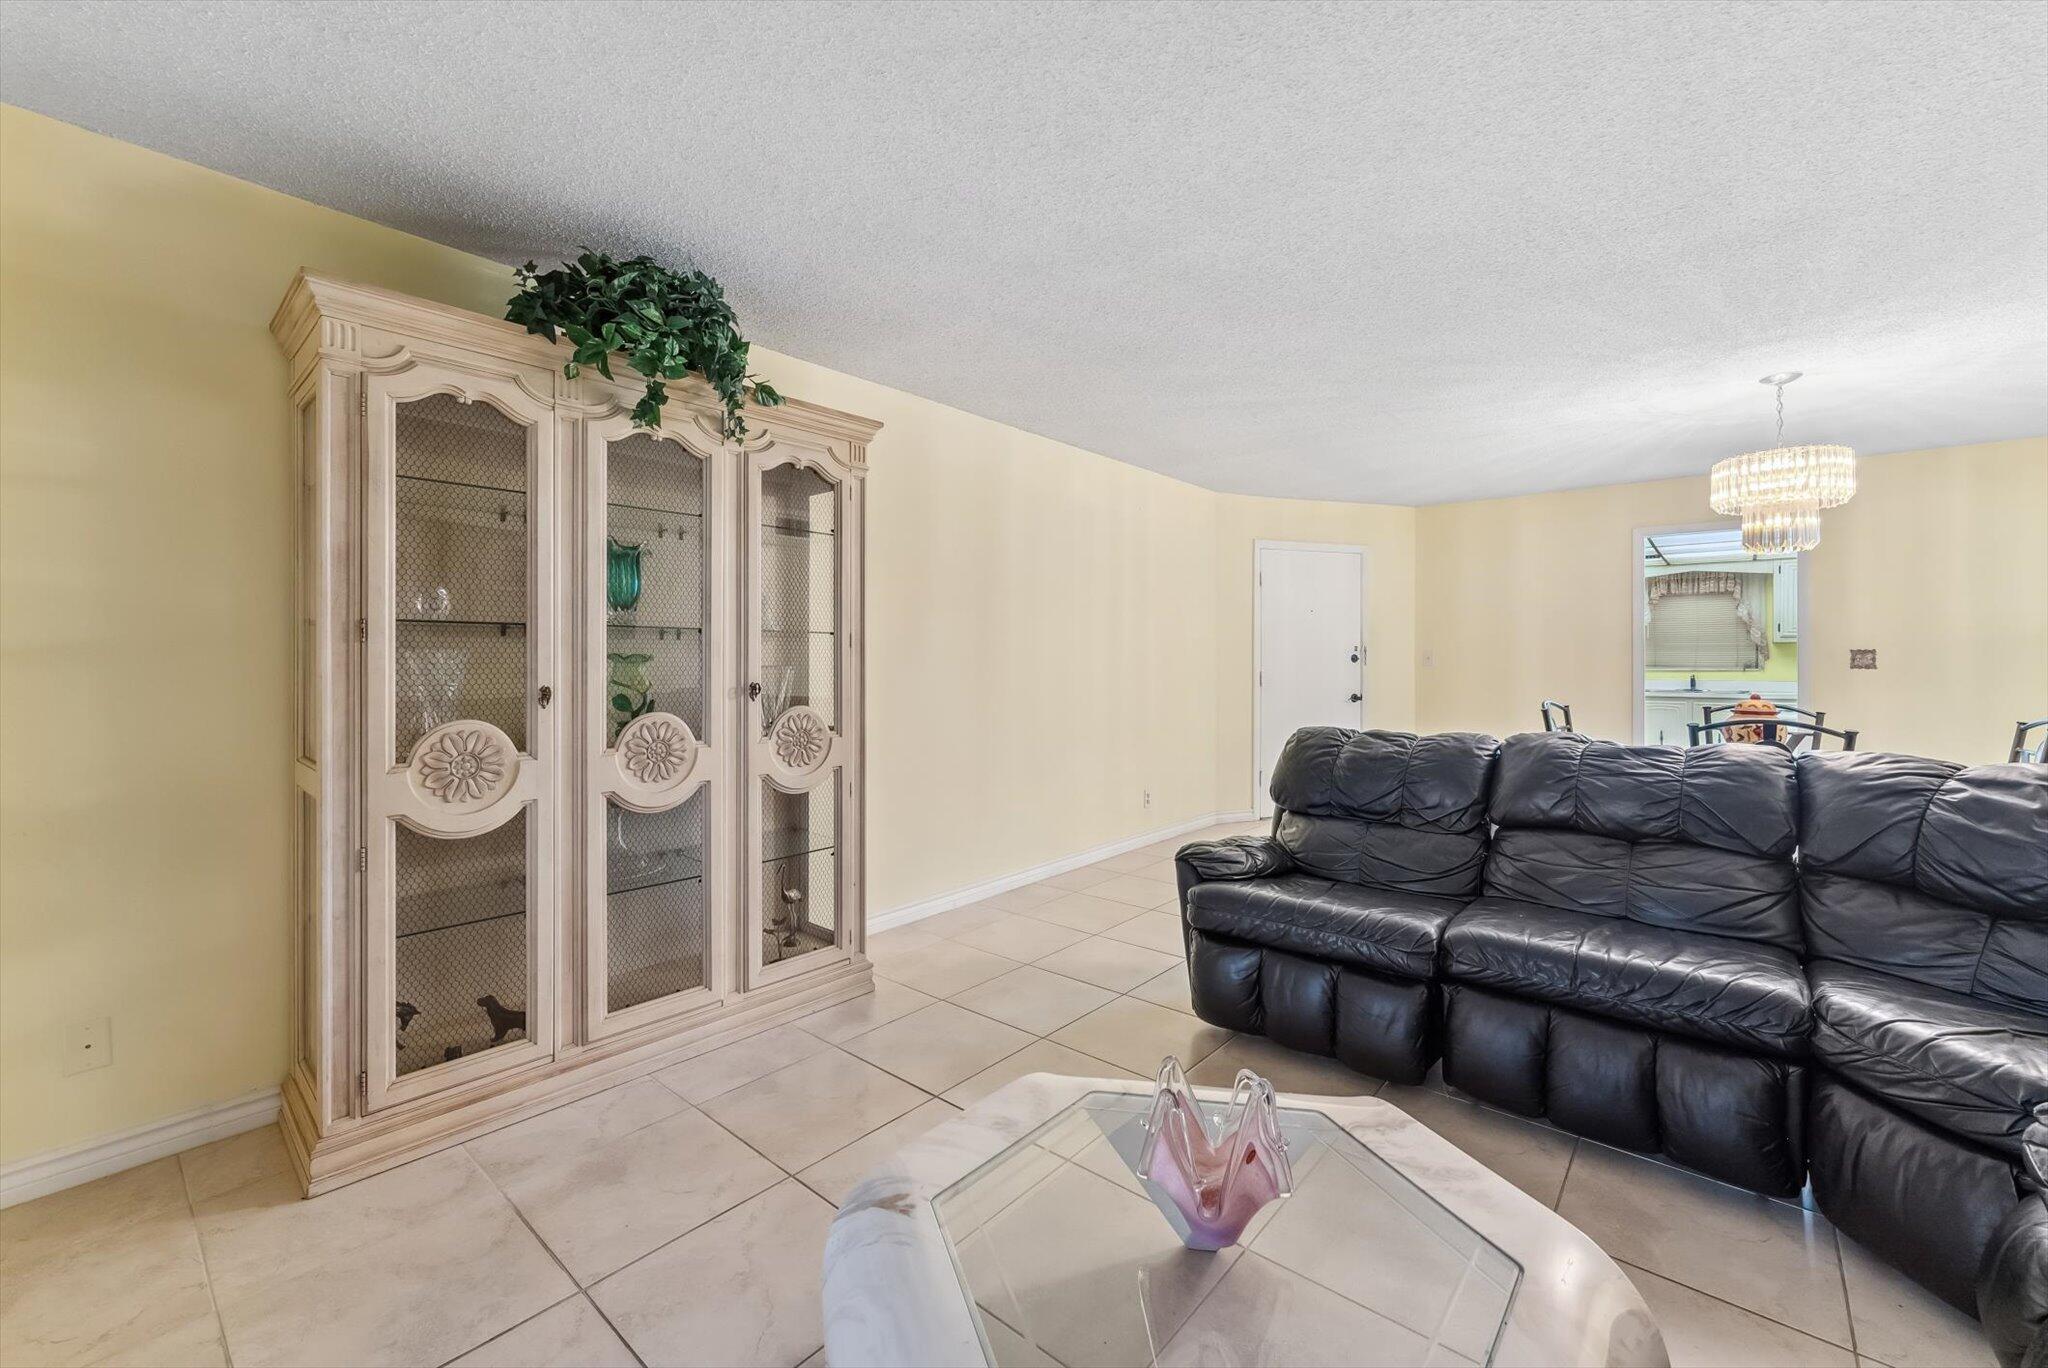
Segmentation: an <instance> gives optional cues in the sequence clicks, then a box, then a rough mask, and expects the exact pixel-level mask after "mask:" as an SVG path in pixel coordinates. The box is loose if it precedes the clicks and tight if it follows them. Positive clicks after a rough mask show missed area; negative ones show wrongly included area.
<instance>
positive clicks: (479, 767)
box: [406, 719, 519, 817]
mask: <svg viewBox="0 0 2048 1368" xmlns="http://www.w3.org/2000/svg"><path fill="white" fill-rule="evenodd" d="M406 778H407V780H408V781H409V782H410V783H411V785H412V790H413V794H414V795H415V796H416V797H417V798H418V799H419V801H420V804H421V805H422V806H423V807H424V808H426V810H427V811H428V812H429V813H432V814H437V815H442V816H448V817H461V816H466V815H468V814H469V813H472V812H482V811H483V810H484V809H485V808H488V807H490V806H491V805H492V804H494V803H496V802H498V800H500V799H501V798H503V797H504V796H505V795H506V794H507V793H510V792H511V791H512V786H513V785H514V784H516V783H518V781H519V748H518V747H517V746H515V745H513V744H512V738H511V737H509V736H507V735H505V733H504V732H503V731H501V730H499V729H498V728H497V727H494V726H492V725H491V724H490V723H488V722H479V721H475V720H474V719H466V720H464V721H460V722H449V723H447V724H445V725H443V726H439V727H436V728H434V730H432V731H430V732H428V733H427V734H426V735H425V736H422V737H421V738H420V739H419V743H418V744H417V745H415V746H414V747H413V748H412V758H411V759H410V760H409V761H408V762H407V764H406Z"/></svg>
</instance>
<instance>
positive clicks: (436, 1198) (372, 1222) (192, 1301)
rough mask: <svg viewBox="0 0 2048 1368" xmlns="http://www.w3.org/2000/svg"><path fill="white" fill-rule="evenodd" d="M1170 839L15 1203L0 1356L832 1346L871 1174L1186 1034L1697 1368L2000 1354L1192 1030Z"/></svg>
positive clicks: (1610, 1187) (748, 1359)
mask: <svg viewBox="0 0 2048 1368" xmlns="http://www.w3.org/2000/svg"><path fill="white" fill-rule="evenodd" d="M1241 829H1243V828H1230V829H1229V830H1233V831H1234V830H1241ZM1182 839H1183V840H1185V839H1191V838H1182ZM1180 844H1181V840H1175V841H1169V842H1162V843H1160V844H1158V845H1155V846H1150V847H1147V848H1145V849H1143V850H1138V851H1132V852H1130V853H1128V854H1125V855H1119V856H1116V857H1115V858H1113V859H1110V860H1106V861H1104V862H1103V863H1102V864H1101V865H1097V866H1094V867H1091V868H1088V869H1078V870H1074V871H1071V872H1070V873H1066V874H1062V875H1059V876H1057V877H1055V878H1053V879H1049V880H1047V881H1046V882H1045V883H1044V884H1040V885H1034V886H1031V887H1028V888H1020V889H1014V890H1011V891H1010V892H1008V893H1004V894H1000V895H998V896H997V897H994V898H991V899H989V900H988V901H987V902H985V903H981V904H977V905H975V906H973V907H966V908H960V909H957V910H955V911H951V912H946V913H943V914H941V915H939V916H936V917H931V918H928V919H926V920H925V921H922V922H919V923H917V924H916V925H915V926H911V927H905V928H902V929H900V930H896V931H889V932H884V933H881V934H879V935H877V936H875V937H874V938H873V942H872V946H871V949H872V953H873V956H874V960H875V964H876V968H877V972H878V978H877V982H876V991H875V992H874V993H873V994H871V995H869V996H866V997H862V998H859V999H856V1000H854V1001H852V1002H847V1003H841V1004H839V1005H837V1006H834V1007H830V1008H827V1009H825V1010H823V1011H821V1012H817V1013H814V1014H813V1015H811V1016H808V1017H805V1018H802V1019H800V1020H798V1021H796V1022H794V1023H791V1024H788V1025H783V1026H777V1027H773V1028H771V1029H769V1030H766V1031H763V1032H761V1033H760V1034H758V1035H756V1036H753V1037H751V1038H749V1039H747V1040H743V1041H740V1042H739V1043H737V1044H733V1045H728V1046H725V1047H724V1048H722V1049H719V1050H715V1051H711V1052H709V1053H705V1054H700V1055H698V1056H696V1057H694V1058H691V1059H687V1060H684V1061H682V1062H680V1063H677V1064H674V1065H671V1066H669V1067H667V1068H664V1069H661V1070H658V1071H656V1072H654V1073H652V1074H649V1075H648V1076H646V1077H643V1078H639V1079H635V1080H633V1081H631V1082H628V1083H622V1084H620V1085H619V1086H617V1087H615V1088H612V1089H610V1090H609V1091H607V1092H604V1093H600V1094H598V1095H597V1096H595V1097H590V1098H585V1099H584V1100H582V1101H580V1102H575V1103H572V1104H570V1105H568V1106H565V1107H561V1108H559V1109H557V1110H555V1111H553V1112H550V1113H548V1114H546V1115H544V1116H539V1117H535V1118H534V1119H532V1120H529V1121H525V1122H522V1123H520V1124H519V1125H517V1126H512V1127H508V1128H507V1129H505V1130H502V1131H499V1132H497V1133H495V1134H493V1135H489V1136H485V1137H483V1138H482V1139H479V1140H475V1141H472V1142H471V1143H470V1144H468V1145H466V1146H463V1147H461V1148H459V1149H455V1150H450V1151H447V1152H445V1153H442V1154H437V1155H434V1156H431V1157H429V1158H426V1159H421V1160H419V1161H417V1162H415V1163H411V1164H408V1165H406V1166H404V1167H403V1168H399V1169H394V1170H392V1171H391V1172H389V1173H384V1174H380V1175H378V1176H377V1177H375V1178H370V1179H367V1180H365V1181H363V1182H361V1183H357V1184H355V1185H353V1186H351V1187H347V1188H344V1189H342V1190H341V1191H339V1192H335V1193H330V1194H328V1195H327V1196H324V1197H321V1198H318V1199H316V1200H314V1201H311V1202H303V1201H300V1200H298V1198H297V1194H296V1192H295V1190H294V1189H293V1186H292V1183H291V1180H290V1179H289V1177H288V1176H287V1175H286V1173H285V1159H284V1153H283V1148H282V1145H281V1142H280V1141H279V1139H278V1136H277V1132H276V1130H275V1129H274V1128H268V1129H265V1130H261V1131H256V1132H252V1133H251V1134H248V1135H243V1136H237V1137H236V1138H234V1139H231V1140H223V1141H221V1142H219V1143H217V1144H213V1145H207V1146H205V1147H203V1148H200V1149H196V1150H192V1151H189V1152H187V1153H185V1154H182V1155H179V1156H177V1157H176V1158H172V1159H163V1160H159V1161H157V1162H156V1163H153V1164H149V1165H146V1166H144V1167H142V1168H139V1169H133V1170H130V1171H129V1172H126V1173H122V1174H117V1175H115V1176H113V1177H111V1178H104V1179H101V1180H100V1181H98V1182H96V1183H92V1184H89V1185H87V1186H84V1187H79V1188H74V1189H72V1190H70V1191H68V1192H62V1193H58V1194H56V1195H54V1196H50V1197H45V1198H43V1199H41V1200H40V1201H36V1202H31V1203H27V1204H25V1205H23V1206H19V1207H15V1208H13V1209H12V1210H9V1211H6V1212H0V1365H5V1366H6V1368H33V1366H35V1365H68V1364H94V1363H107V1364H150V1365H180V1364H223V1363H229V1362H232V1363H235V1364H238V1365H258V1364H273V1363H275V1364H384V1363H392V1364H427V1365H433V1364H444V1363H456V1364H461V1365H483V1364H521V1365H541V1364H587V1365H605V1364H633V1363H646V1364H684V1363H716V1364H779V1365H795V1364H809V1363H811V1362H813V1361H816V1362H822V1357H821V1356H820V1355H819V1350H820V1348H821V1346H822V1344H823V1333H822V1331H821V1329H820V1327H819V1311H818V1295H819V1294H818V1280H819V1265H820V1259H821V1253H822V1249H823V1245H824V1240H825V1231H826V1228H827V1226H828V1225H829V1224H830V1222H831V1219H832V1212H833V1208H834V1204H835V1203H837V1202H838V1201H839V1200H840V1199H841V1198H842V1197H843V1196H844V1195H845V1194H846V1192H847V1190H848V1189H849V1188H851V1187H852V1185H853V1184H854V1183H856V1182H857V1181H859V1179H860V1178H861V1176H862V1175H863V1174H864V1173H865V1172H866V1171H867V1170H868V1169H869V1168H870V1167H872V1166H873V1165H874V1164H875V1163H876V1162H877V1161H879V1160H880V1159H881V1158H882V1157H883V1156H884V1155H886V1154H887V1153H889V1152H890V1151H891V1150H892V1149H894V1148H895V1147H896V1146H898V1145H901V1144H903V1143H905V1142H906V1141H908V1140H911V1139H913V1138H915V1137H916V1136H918V1135H919V1134H921V1133H923V1132H924V1131H925V1130H926V1129H928V1128H930V1127H931V1126H933V1125H936V1124H937V1123H938V1122H940V1121H942V1120H944V1119H945V1118H946V1117H948V1116H951V1115H954V1114H955V1112H956V1108H957V1107H960V1106H970V1105H972V1104H973V1102H974V1101H975V1100H977V1099H979V1098H981V1097H985V1096H987V1095H988V1094H989V1093H990V1092H992V1091H994V1090H995V1089H996V1088H999V1087H1001V1086H1002V1085H1003V1084H1004V1083H1007V1082H1009V1081H1010V1080H1011V1079H1013V1078H1016V1077H1019V1076H1021V1075H1023V1074H1026V1073H1030V1072H1033V1071H1037V1070H1048V1071H1052V1072H1064V1073H1075V1074H1100V1075H1106V1076H1126V1077H1128V1076H1133V1075H1147V1076H1149V1074H1150V1073H1151V1072H1152V1070H1153V1069H1154V1068H1155V1067H1156V1066H1157V1064H1158V1060H1159V1057H1160V1055H1161V1054H1163V1053H1165V1052H1167V1051H1173V1052H1175V1053H1177V1054H1179V1055H1180V1057H1181V1059H1182V1061H1183V1062H1184V1063H1185V1064H1186V1065H1187V1066H1188V1069H1189V1072H1190V1073H1191V1075H1192V1076H1193V1077H1194V1078H1195V1080H1196V1081H1197V1082H1201V1083H1228V1082H1229V1081H1230V1079H1231V1078H1232V1077H1233V1076H1234V1075H1235V1073H1236V1071H1237V1070H1238V1069H1239V1068H1245V1067H1249V1068H1252V1069H1255V1070H1257V1071H1259V1072H1260V1073H1263V1074H1265V1075H1267V1076H1268V1077H1270V1078H1272V1079H1273V1081H1274V1082H1275V1084H1277V1085H1278V1086H1279V1087H1280V1088H1281V1089H1282V1090H1283V1091H1289V1092H1305V1093H1324V1094H1340V1095H1344V1094H1349V1095H1356V1094H1363V1093H1375V1092H1377V1093H1379V1094H1380V1095H1381V1096H1384V1097H1385V1098H1387V1099H1388V1100H1389V1101H1391V1102H1393V1103H1395V1104H1396V1105H1397V1106H1400V1107H1402V1108H1404V1109H1406V1110H1407V1111H1409V1112H1410V1113H1411V1114H1412V1115H1414V1116H1415V1117H1416V1118H1417V1119H1418V1120H1420V1121H1422V1122H1423V1123H1424V1124H1425V1125H1428V1126H1431V1127H1433V1128H1434V1129H1436V1130H1437V1131H1439V1132H1441V1133H1442V1134H1444V1135H1445V1136H1446V1137H1448V1138H1449V1139H1450V1140H1452V1141H1453V1142H1454V1143H1456V1144H1458V1145H1459V1146H1461V1147H1462V1148H1464V1149H1465V1150H1466V1151H1467V1152H1468V1153H1470V1154H1472V1155H1473V1156H1474V1157H1476V1158H1477V1159H1479V1161H1480V1162H1482V1163H1484V1164H1486V1165H1487V1166H1488V1167H1490V1168H1492V1169H1493V1170H1494V1171H1495V1172H1497V1173H1499V1174H1501V1175H1502V1176H1503V1177H1505V1178H1507V1179H1508V1180H1509V1181H1510V1182H1512V1183H1514V1184H1515V1185H1516V1186H1518V1187H1520V1188H1521V1189H1522V1190H1523V1191H1525V1192H1528V1193H1529V1194H1531V1195H1532V1196H1534V1197H1535V1198H1536V1200H1538V1201H1540V1202H1543V1203H1544V1204H1545V1205H1547V1206H1552V1207H1555V1208H1556V1209H1557V1210H1559V1211H1560V1212H1562V1213H1563V1214H1564V1215H1565V1216H1566V1217H1567V1218H1569V1219H1570V1220H1571V1221H1573V1222H1574V1223H1576V1224H1577V1225H1578V1226H1579V1227H1580V1228H1581V1229H1583V1230H1585V1231H1586V1232H1587V1233H1588V1234H1590V1235H1591V1236H1592V1237H1593V1238H1594V1239H1596V1240H1598V1241H1599V1242H1600V1243H1601V1244H1602V1245H1603V1246H1604V1247H1605V1248H1606V1249H1607V1250H1608V1251H1609V1252H1610V1253H1612V1254H1613V1255H1614V1257H1615V1258H1617V1259H1619V1260H1621V1261H1622V1262H1623V1264H1624V1265H1625V1266H1626V1267H1627V1270H1628V1273H1629V1276H1630V1277H1631V1278H1633V1279H1634V1280H1635V1282H1636V1285H1637V1287H1638V1288H1640V1289H1641V1291H1642V1293H1643V1296H1644V1298H1645V1299H1646V1300H1647V1301H1648V1302H1649V1304H1650V1307H1651V1309H1652V1310H1653V1311H1654V1312H1655V1314H1656V1316H1657V1318H1658V1321H1659V1323H1660V1324H1661V1325H1662V1326H1663V1328H1664V1336H1665V1340H1666V1342H1667V1343H1668V1344H1669V1345H1670V1348H1671V1357H1672V1362H1673V1363H1674V1364H1676V1365H1681V1368H1682V1366H1683V1365H1689V1364H1700V1365H1704V1364H1716V1365H1736V1364H1801V1365H1804V1364H1816V1365H1818V1364H1839V1365H1847V1368H1861V1366H1862V1365H1889V1368H1933V1366H1934V1365H1943V1366H1946V1365H1968V1364H1989V1363H1990V1362H1991V1358H1990V1355H1989V1353H1988V1351H1987V1350H1986V1349H1985V1346H1984V1343H1983V1341H1982V1339H1981V1338H1980V1337H1979V1336H1978V1334H1977V1332H1976V1329H1975V1327H1974V1325H1973V1324H1972V1323H1971V1322H1969V1321H1968V1320H1966V1319H1965V1318H1963V1317H1962V1316H1959V1315H1957V1314H1956V1313H1955V1312H1953V1311H1951V1310H1949V1309H1948V1308H1947V1307H1946V1306H1944V1305H1942V1304H1940V1303H1938V1302H1936V1301H1935V1300H1934V1299H1933V1298H1932V1297H1930V1296H1928V1295H1927V1294H1926V1293H1924V1292H1922V1291H1921V1290H1920V1289H1919V1288H1917V1287H1915V1286H1914V1285H1913V1284H1912V1283H1910V1282H1908V1281H1906V1280H1905V1279H1904V1278H1902V1277H1900V1276H1899V1275H1897V1274H1895V1273H1893V1272H1891V1271H1890V1270H1889V1269H1888V1268H1886V1267H1885V1266H1884V1265H1882V1264H1880V1263H1878V1262H1877V1261H1876V1260H1875V1259H1873V1258H1871V1257H1869V1256H1868V1255H1867V1254H1865V1253H1863V1251H1862V1250H1860V1249H1858V1248H1857V1247H1856V1246H1854V1245H1853V1244H1851V1243H1850V1242H1849V1241H1848V1240H1846V1239H1844V1238H1842V1237H1840V1236H1839V1235H1837V1233H1836V1232H1835V1230H1834V1229H1833V1228H1832V1227H1831V1226H1829V1225H1828V1223H1827V1222H1826V1221H1825V1220H1823V1219H1822V1218H1821V1217H1820V1216H1819V1215H1817V1214H1815V1213H1813V1212H1811V1211H1807V1210H1805V1209H1803V1208H1801V1207H1799V1206H1796V1205H1792V1204H1789V1203H1784V1202H1773V1201H1768V1200H1765V1199H1763V1198H1760V1197H1755V1196H1752V1195H1750V1194H1747V1193H1742V1192H1738V1191H1736V1190H1734V1189H1732V1188H1727V1187H1723V1186H1721V1185H1719V1184H1716V1183H1712V1182H1708V1181H1707V1180H1705V1179H1702V1178H1699V1177H1696V1176H1694V1175H1691V1174H1688V1173H1683V1172H1681V1171H1679V1170H1677V1169H1673V1168H1669V1167H1666V1166H1663V1165H1660V1164H1656V1163H1652V1162H1650V1161H1648V1160H1645V1159H1641V1158H1638V1157H1636V1156H1633V1155H1628V1154H1623V1153H1620V1152H1619V1151H1616V1150H1611V1149H1607V1148H1605V1147H1604V1146H1600V1145H1596V1144H1593V1143H1591V1142H1589V1141H1583V1140H1577V1139H1574V1138H1573V1137H1572V1136H1569V1135H1565V1134H1563V1133H1562V1132H1559V1131H1556V1130H1552V1129H1550V1128H1548V1127H1545V1126H1542V1125H1537V1124H1533V1123H1531V1122H1528V1121H1524V1120H1521V1119H1519V1118H1516V1117H1511V1116H1506V1115H1503V1114H1501V1113H1499V1112H1495V1111H1492V1110H1489V1109H1487V1108H1484V1107H1481V1106H1478V1105H1476V1104H1474V1103H1472V1102H1469V1101H1465V1100H1463V1099H1460V1098H1457V1097H1453V1096H1451V1095H1449V1094H1448V1093H1446V1092H1444V1091H1443V1090H1442V1089H1441V1088H1438V1087H1421V1088H1404V1087H1395V1086H1391V1085H1389V1086H1387V1087H1385V1088H1382V1087H1381V1085H1380V1084H1379V1082H1378V1081H1377V1080H1374V1079H1371V1078H1365V1077H1362V1076H1360V1075H1357V1074H1353V1073H1351V1072H1350V1071H1349V1070H1347V1069H1344V1068H1342V1067H1341V1066H1339V1065H1337V1064H1335V1063H1334V1062H1332V1061H1330V1060H1327V1059H1319V1058H1315V1057H1311V1056H1307V1055H1300V1054H1296V1053H1294V1052H1292V1051H1289V1050H1284V1049H1281V1048H1280V1047H1278V1046H1275V1045H1273V1044H1271V1043H1270V1042H1268V1041H1265V1040H1262V1039H1259V1038H1257V1037H1251V1036H1240V1037H1232V1036H1231V1035H1230V1034H1229V1033H1228V1032H1224V1031H1220V1030H1217V1029H1216V1028H1214V1027H1212V1026H1209V1025H1206V1024H1205V1023H1203V1022H1201V1021H1198V1020H1196V1019H1195V1017H1194V1016H1193V1014H1192V1008H1191V1006H1190V1004H1189V1000H1188V992H1187V977H1186V974H1185V972H1184V970H1183V969H1182V968H1181V967H1180V965H1179V963H1178V959H1177V956H1176V954H1175V953H1174V947H1175V943H1176V942H1175V937H1176V936H1177V934H1178V933H1177V928H1176V927H1175V925H1174V922H1173V918H1172V917H1171V915H1170V912H1171V909H1172V905H1173V898H1174V892H1173V885H1172V883H1171V878H1172V867H1171V864H1170V863H1169V858H1170V856H1171V855H1172V853H1173V850H1174V849H1175V848H1177V847H1178V846H1179V845H1180ZM1859 1355H1860V1361H1859Z"/></svg>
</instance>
